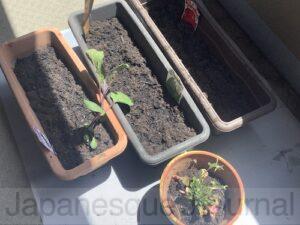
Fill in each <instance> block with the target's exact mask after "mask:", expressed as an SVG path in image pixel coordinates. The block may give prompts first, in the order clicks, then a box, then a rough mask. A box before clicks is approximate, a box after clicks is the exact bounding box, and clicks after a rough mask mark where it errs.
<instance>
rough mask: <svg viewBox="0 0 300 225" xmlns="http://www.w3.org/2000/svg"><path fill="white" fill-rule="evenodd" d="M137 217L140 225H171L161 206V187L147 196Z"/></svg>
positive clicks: (157, 187) (155, 188) (156, 187)
mask: <svg viewBox="0 0 300 225" xmlns="http://www.w3.org/2000/svg"><path fill="white" fill-rule="evenodd" d="M137 217H138V218H137V220H138V224H139V225H150V224H152V225H155V224H157V225H171V223H170V221H169V220H168V218H167V217H166V215H165V213H164V212H163V209H162V207H161V204H160V198H159V185H156V186H154V187H153V188H151V189H150V190H149V191H148V192H147V193H146V194H145V196H144V197H143V199H142V201H141V203H140V205H139V208H138V214H137Z"/></svg>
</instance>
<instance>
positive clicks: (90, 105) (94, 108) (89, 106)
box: [83, 99, 105, 116]
mask: <svg viewBox="0 0 300 225" xmlns="http://www.w3.org/2000/svg"><path fill="white" fill-rule="evenodd" d="M83 103H84V106H85V107H86V108H87V109H89V110H91V111H93V112H97V113H100V115H101V116H103V115H104V114H105V111H104V109H103V108H102V107H101V106H100V105H98V104H97V103H95V102H92V101H90V100H88V99H84V100H83Z"/></svg>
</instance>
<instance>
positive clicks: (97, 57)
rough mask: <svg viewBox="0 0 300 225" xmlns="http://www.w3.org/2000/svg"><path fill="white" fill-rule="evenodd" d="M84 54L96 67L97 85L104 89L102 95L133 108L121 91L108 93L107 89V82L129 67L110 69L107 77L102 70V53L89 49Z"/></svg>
mask: <svg viewBox="0 0 300 225" xmlns="http://www.w3.org/2000/svg"><path fill="white" fill-rule="evenodd" d="M86 54H87V56H88V57H89V59H90V60H91V62H92V63H93V65H94V66H95V67H96V72H97V80H98V83H99V85H101V86H103V87H104V89H105V90H104V93H103V95H107V96H109V97H110V98H111V99H112V100H113V102H114V103H121V104H125V105H128V106H133V104H134V103H133V100H132V99H131V98H130V97H129V96H128V95H126V94H125V93H123V92H121V91H115V92H108V89H109V88H108V86H107V81H112V80H113V79H114V78H115V76H116V74H117V73H118V72H119V71H121V70H123V69H129V67H130V66H129V65H128V64H127V63H123V64H120V65H118V66H116V67H115V68H114V69H112V71H111V72H110V73H109V74H108V75H106V74H105V71H104V68H103V64H104V52H103V51H98V50H96V49H89V50H87V51H86Z"/></svg>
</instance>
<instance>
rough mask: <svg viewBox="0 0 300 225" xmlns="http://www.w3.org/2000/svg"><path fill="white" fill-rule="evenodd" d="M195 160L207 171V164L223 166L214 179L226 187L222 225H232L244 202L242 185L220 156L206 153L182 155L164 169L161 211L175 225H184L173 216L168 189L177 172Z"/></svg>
mask: <svg viewBox="0 0 300 225" xmlns="http://www.w3.org/2000/svg"><path fill="white" fill-rule="evenodd" d="M195 159H196V160H197V165H199V167H201V168H205V169H208V162H211V163H213V162H216V160H217V159H219V163H220V164H221V165H224V170H221V171H218V172H216V174H215V177H217V178H220V179H221V180H222V181H223V182H224V184H226V185H228V189H227V190H226V209H225V210H226V211H225V218H224V220H223V222H222V223H221V224H222V225H229V224H233V223H234V222H235V221H236V220H237V219H238V217H239V216H240V215H241V213H242V211H243V207H244V202H245V190H244V185H243V183H242V180H241V178H240V176H239V175H238V173H237V171H236V170H235V169H234V168H233V166H232V165H231V164H230V163H229V162H227V161H226V160H225V159H223V158H221V157H220V156H218V155H216V154H213V153H210V152H206V151H190V152H186V153H183V154H181V155H179V156H177V157H176V158H174V159H173V160H172V161H171V162H169V164H168V165H167V167H166V168H165V170H164V172H163V174H162V177H161V181H160V201H161V204H162V207H163V210H164V212H165V214H166V216H167V217H168V218H169V220H170V221H171V222H172V223H173V224H176V225H184V223H183V222H182V221H180V220H179V219H178V218H176V216H175V215H174V214H173V212H172V210H171V208H170V205H169V201H168V189H169V185H170V182H171V180H172V177H173V176H174V175H177V174H178V172H180V171H183V170H185V169H187V168H188V167H189V166H190V164H191V162H192V161H193V160H195Z"/></svg>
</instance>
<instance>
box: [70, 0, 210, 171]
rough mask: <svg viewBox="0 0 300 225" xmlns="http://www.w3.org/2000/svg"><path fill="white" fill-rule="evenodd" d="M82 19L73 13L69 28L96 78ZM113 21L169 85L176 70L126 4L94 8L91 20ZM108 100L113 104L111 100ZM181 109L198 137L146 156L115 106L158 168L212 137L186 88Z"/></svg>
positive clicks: (114, 0) (115, 1)
mask: <svg viewBox="0 0 300 225" xmlns="http://www.w3.org/2000/svg"><path fill="white" fill-rule="evenodd" d="M82 16H83V11H79V12H75V13H73V14H72V15H71V16H70V18H69V25H70V27H71V29H72V31H73V33H74V35H75V38H76V39H77V41H78V44H79V46H80V49H81V52H82V55H83V57H84V59H85V61H86V64H87V65H88V67H89V69H90V71H91V72H92V74H93V76H94V77H95V74H96V73H95V67H94V66H93V64H92V63H91V62H90V60H89V59H88V57H87V56H86V54H85V52H86V50H87V49H88V46H87V44H86V42H85V40H84V38H83V30H82V26H81V24H82V22H81V21H82ZM113 17H117V18H118V19H119V20H120V21H122V22H123V23H124V24H125V25H126V28H127V30H128V32H129V33H131V34H132V36H133V38H134V41H135V43H136V45H137V46H138V47H139V48H140V49H141V50H142V51H143V53H144V56H145V57H146V58H147V62H149V65H150V67H151V69H152V70H153V71H154V72H155V74H157V76H159V79H160V80H163V81H165V80H166V78H167V75H168V71H171V70H173V69H172V67H171V66H170V64H169V62H168V61H167V60H166V58H165V57H164V55H163V53H162V52H161V50H160V49H159V48H158V46H157V45H156V43H155V42H154V40H153V39H152V37H151V36H150V34H149V33H148V31H147V30H146V29H145V28H144V26H143V24H142V23H141V22H140V21H139V19H138V18H137V16H136V15H135V13H134V12H133V11H132V10H131V8H130V7H129V5H128V4H127V3H126V2H125V1H123V0H108V1H103V3H101V4H100V5H98V6H96V7H94V9H93V11H92V14H91V20H104V19H108V18H113ZM108 100H109V101H110V102H111V100H110V99H108ZM179 105H180V108H181V109H182V110H183V111H184V112H185V114H186V115H188V116H187V119H188V120H190V122H191V123H192V124H193V125H194V127H195V128H197V130H198V134H197V135H196V136H195V137H193V138H190V139H188V140H186V141H184V142H182V143H180V144H178V145H176V146H173V147H171V148H169V149H166V150H165V151H163V152H161V153H159V154H156V155H149V154H148V153H147V152H146V150H145V149H144V147H143V146H142V144H141V143H140V141H139V139H138V137H137V135H136V133H135V132H134V130H133V129H132V127H131V125H130V124H129V122H128V121H127V119H126V117H125V115H124V113H123V112H122V110H121V109H120V107H119V106H118V105H114V106H113V110H114V112H115V113H116V115H117V116H118V118H119V120H120V122H121V124H122V126H123V128H124V129H125V131H126V133H127V135H128V138H129V140H130V141H131V143H132V145H133V146H134V148H135V150H136V151H137V152H138V154H139V156H140V157H141V159H142V160H143V161H144V162H145V163H147V164H150V165H157V164H159V163H162V162H164V161H166V160H168V159H170V158H172V157H174V156H176V155H178V154H180V153H181V152H184V151H186V150H190V149H192V148H193V147H195V146H197V145H199V144H201V143H203V142H204V141H206V140H207V139H208V137H209V135H210V128H209V126H208V124H207V122H206V120H205V119H204V117H203V115H202V114H201V112H200V111H199V109H198V108H197V106H196V104H195V103H194V101H193V99H192V98H191V96H190V95H189V93H188V92H187V90H186V89H185V88H183V92H182V99H181V101H180V103H179Z"/></svg>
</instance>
